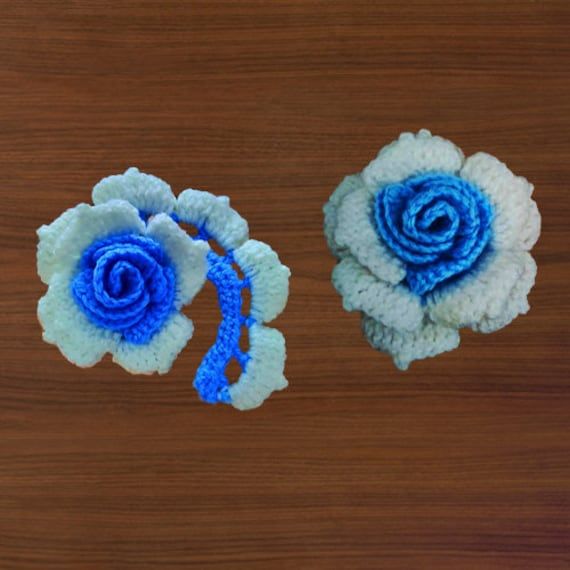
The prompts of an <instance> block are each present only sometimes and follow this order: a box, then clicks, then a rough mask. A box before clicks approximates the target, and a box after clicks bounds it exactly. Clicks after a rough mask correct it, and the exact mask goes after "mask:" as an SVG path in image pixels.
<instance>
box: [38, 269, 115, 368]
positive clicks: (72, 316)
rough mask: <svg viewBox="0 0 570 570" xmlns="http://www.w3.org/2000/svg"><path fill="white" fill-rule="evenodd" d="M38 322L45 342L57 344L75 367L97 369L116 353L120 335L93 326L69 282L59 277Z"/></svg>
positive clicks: (43, 300)
mask: <svg viewBox="0 0 570 570" xmlns="http://www.w3.org/2000/svg"><path fill="white" fill-rule="evenodd" d="M38 319H39V321H40V324H41V325H42V328H43V329H44V332H43V339H44V341H45V342H48V343H50V344H55V345H56V346H57V347H58V348H59V350H60V351H61V353H62V354H63V355H64V356H65V358H67V359H68V360H69V361H70V362H72V363H73V364H76V365H77V366H81V367H88V366H93V365H94V364H96V363H97V362H99V360H101V358H103V356H104V355H105V353H107V352H112V351H113V350H114V349H115V347H116V346H117V343H118V342H119V338H120V334H118V333H115V332H112V331H109V330H106V329H103V328H99V327H97V326H95V325H93V324H92V323H91V322H90V321H89V320H88V319H87V317H86V316H85V315H84V313H83V312H82V311H81V309H80V308H79V307H78V305H77V303H76V302H75V300H74V299H73V297H72V295H71V288H70V283H69V279H68V278H67V277H66V276H65V275H63V274H61V273H57V274H55V275H54V276H53V277H52V279H51V281H50V285H49V289H48V291H47V293H46V294H45V295H44V296H43V297H42V298H41V299H40V301H39V303H38Z"/></svg>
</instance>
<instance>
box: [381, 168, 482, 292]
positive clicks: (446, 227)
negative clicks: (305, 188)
mask: <svg viewBox="0 0 570 570" xmlns="http://www.w3.org/2000/svg"><path fill="white" fill-rule="evenodd" d="M492 219H493V211H492V208H491V204H490V203H489V201H488V199H487V197H486V196H485V195H484V194H483V192H481V190H480V189H479V188H477V186H475V185H474V184H472V183H470V182H468V181H467V180H464V179H462V178H460V177H459V176H454V175H452V174H446V173H439V172H432V173H427V174H419V175H415V176H412V177H410V178H407V179H406V180H403V181H401V182H397V183H392V184H388V185H387V186H385V187H384V188H383V189H382V190H381V191H380V192H379V193H378V194H377V196H376V198H375V201H374V221H375V224H376V229H377V232H378V234H379V236H380V238H381V239H382V240H383V242H384V243H385V244H386V245H387V246H388V247H389V248H390V249H391V250H392V252H393V253H394V255H396V256H397V257H398V258H399V259H400V260H402V261H403V262H404V264H405V266H406V281H407V283H408V286H409V287H410V289H411V290H412V291H413V292H414V293H416V294H417V295H420V296H424V295H426V294H427V293H429V292H431V291H433V290H434V289H435V288H436V287H437V286H438V285H440V284H443V283H447V282H449V281H450V280H451V279H453V278H457V277H459V276H461V275H463V274H465V273H466V272H468V271H469V270H471V269H473V268H474V266H475V264H476V263H477V261H478V260H479V259H480V257H481V256H482V254H483V253H484V252H485V250H486V248H487V246H488V244H489V242H490V240H491V233H492V232H491V221H492Z"/></svg>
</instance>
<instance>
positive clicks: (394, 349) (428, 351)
mask: <svg viewBox="0 0 570 570" xmlns="http://www.w3.org/2000/svg"><path fill="white" fill-rule="evenodd" d="M362 330H363V331H364V334H365V335H366V338H367V339H368V342H369V343H370V345H371V346H373V347H374V348H376V349H378V350H383V351H385V352H388V353H389V354H391V355H392V356H393V358H394V364H395V365H396V366H397V367H398V368H399V369H400V370H407V368H408V366H409V365H410V362H412V361H413V360H420V359H422V358H428V357H431V356H436V355H438V354H441V353H442V352H447V351H449V350H453V349H455V348H457V347H458V346H459V332H458V331H457V329H454V328H450V327H445V326H442V325H439V324H436V323H431V322H429V320H426V321H425V322H424V323H422V325H420V326H419V327H418V328H417V329H416V330H414V331H405V330H403V329H396V328H391V327H386V326H384V324H382V323H381V322H379V321H375V320H374V319H372V318H370V317H366V316H363V317H362Z"/></svg>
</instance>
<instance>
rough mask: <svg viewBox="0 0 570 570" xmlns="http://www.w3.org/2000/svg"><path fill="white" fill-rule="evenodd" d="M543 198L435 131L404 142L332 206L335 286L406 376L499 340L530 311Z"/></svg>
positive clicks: (351, 181) (349, 184) (344, 188)
mask: <svg viewBox="0 0 570 570" xmlns="http://www.w3.org/2000/svg"><path fill="white" fill-rule="evenodd" d="M532 190H533V187H532V185H531V184H530V183H529V182H528V181H527V180H526V179H524V178H521V177H518V176H515V175H514V174H513V173H512V172H511V171H510V170H509V169H508V168H507V167H506V166H505V165H504V164H503V163H502V162H500V161H498V160H497V159H496V158H494V157H492V156H490V155H488V154H485V153H477V154H475V155H473V156H471V157H469V158H467V159H465V158H464V156H463V153H462V152H461V150H460V149H459V148H458V147H456V146H455V145H454V144H453V143H452V142H450V141H448V140H446V139H443V138H441V137H438V136H432V135H431V133H430V132H429V131H427V130H422V131H420V132H419V133H418V134H416V135H414V134H412V133H404V134H402V135H400V137H399V139H398V140H396V141H394V142H393V143H391V144H389V145H388V146H386V147H384V148H383V149H382V150H381V151H380V153H379V154H378V156H377V158H376V159H374V160H373V161H372V162H371V163H370V164H369V165H368V166H367V167H366V168H365V169H364V170H363V171H362V173H360V174H357V175H353V176H348V177H347V178H345V180H344V181H343V182H342V183H341V184H340V186H339V187H338V188H337V189H336V191H335V192H334V193H333V195H332V196H331V198H330V200H329V202H328V203H327V204H326V205H325V208H324V212H325V234H326V237H327V240H328V243H329V247H330V249H331V251H332V252H333V253H334V254H335V255H336V256H337V257H338V259H339V260H340V262H339V263H338V265H337V266H336V267H335V269H334V271H333V284H334V286H335V287H336V289H337V290H338V292H339V293H340V294H341V295H342V296H343V305H344V307H345V309H346V310H349V311H361V312H362V317H363V318H362V324H363V330H364V333H365V335H366V336H367V338H368V340H369V342H370V343H371V344H372V346H374V347H375V348H377V349H379V350H384V351H386V352H388V353H390V354H391V355H392V357H393V358H394V362H395V363H396V365H397V366H398V367H399V368H402V369H406V368H407V367H408V366H409V364H410V362H411V361H413V360H417V359H421V358H426V357H429V356H435V355H437V354H439V353H441V352H444V351H447V350H452V349H454V348H456V347H457V346H458V345H459V332H458V329H459V328H461V327H470V328H472V329H473V330H476V331H480V332H492V331H495V330H497V329H499V328H502V327H504V326H506V325H507V324H509V323H510V322H511V321H512V320H513V319H514V318H516V316H517V315H519V314H521V313H526V312H527V311H528V309H529V305H528V301H527V295H528V293H529V291H530V289H531V288H532V286H533V284H534V280H535V276H536V264H535V262H534V260H533V258H532V257H531V255H530V254H529V253H528V252H529V250H530V249H531V248H532V246H533V245H534V243H535V242H536V240H537V239H538V236H539V233H540V214H539V212H538V209H537V207H536V203H535V202H534V201H533V200H532V198H531V194H532Z"/></svg>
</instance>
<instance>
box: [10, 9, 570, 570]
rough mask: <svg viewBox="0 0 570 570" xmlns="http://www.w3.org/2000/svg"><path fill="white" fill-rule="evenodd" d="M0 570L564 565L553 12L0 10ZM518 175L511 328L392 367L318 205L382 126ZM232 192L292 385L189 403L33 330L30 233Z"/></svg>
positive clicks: (180, 389) (190, 361) (566, 194)
mask: <svg viewBox="0 0 570 570" xmlns="http://www.w3.org/2000/svg"><path fill="white" fill-rule="evenodd" d="M0 13H1V14H2V16H1V19H0V117H1V128H0V165H1V168H2V187H1V190H0V192H1V207H2V224H1V229H0V247H1V253H0V259H1V260H2V268H1V270H0V283H1V290H0V314H1V315H2V327H1V328H0V350H1V353H0V357H1V358H0V568H2V569H9V570H17V569H24V568H25V569H41V570H47V569H57V570H78V569H130V568H132V569H137V570H138V569H141V568H151V569H154V568H157V569H162V568H164V569H167V568H168V569H174V568H177V569H178V568H180V569H182V568H200V569H208V568H223V569H226V568H227V569H241V568H243V569H248V570H254V569H259V570H267V569H277V570H281V569H293V570H300V569H311V570H312V569H321V568H322V569H334V570H336V569H350V570H358V569H374V570H376V569H399V570H409V569H414V570H415V569H420V570H423V569H436V570H464V569H470V570H471V569H473V570H475V569H477V570H479V569H485V570H487V569H497V570H499V569H500V570H504V569H514V570H521V569H532V570H557V569H563V568H564V569H566V568H568V565H567V564H568V551H569V547H570V526H569V516H570V515H569V506H570V505H569V496H570V495H569V492H570V465H569V451H570V442H569V429H568V427H569V425H568V424H569V421H568V417H569V411H570V408H569V390H568V388H569V382H568V377H569V363H570V362H569V345H568V322H569V319H570V310H569V290H570V288H569V286H568V281H569V277H570V275H569V264H568V262H569V254H568V244H569V238H570V232H569V222H568V220H569V218H570V188H569V179H570V167H569V160H568V156H569V151H570V144H569V138H568V133H569V129H570V98H569V87H570V79H569V71H570V65H569V61H570V60H569V58H570V40H569V34H570V4H569V3H568V2H567V1H565V0H559V1H540V2H537V1H517V2H510V1H506V0H505V1H502V2H499V1H494V0H488V1H480V2H475V1H465V2H459V1H449V2H443V3H442V2H432V1H429V2H427V1H425V2H424V1H407V2H403V1H395V0H394V1H389V2H388V1H385V2H374V1H367V2H361V1H354V0H346V1H327V0H311V1H301V0H297V1H287V2H282V1H261V0H250V1H244V2H230V1H226V2H210V1H202V2H190V1H188V2H182V1H164V0H162V1H159V0H156V1H139V2H136V1H124V2H115V1H111V0H108V1H95V0H90V1H87V0H75V1H71V0H70V1H51V2H47V1H46V2H42V1H38V0H26V1H23V0H22V1H19V0H0ZM420 127H427V128H430V129H431V130H432V131H433V132H435V133H439V134H442V135H444V136H446V137H449V138H451V139H452V140H453V141H455V142H456V143H457V144H458V145H460V146H461V147H462V148H463V150H464V151H465V152H466V153H467V154H471V153H473V152H475V151H477V150H486V151H488V152H490V153H492V154H494V155H496V156H498V157H500V158H501V159H502V160H504V161H505V162H507V163H508V164H509V166H510V167H511V168H512V169H513V171H514V172H516V173H518V174H521V175H524V176H526V177H527V178H528V179H530V180H531V181H533V182H534V184H535V186H536V199H537V201H538V204H539V207H540V209H541V212H542V215H543V233H542V237H541V239H540V241H539V243H538V245H537V246H536V248H535V250H534V255H535V258H536V259H537V262H538V266H539V275H538V280H537V284H536V287H535V289H534V290H533V291H532V294H531V295H530V302H531V304H532V310H531V311H530V313H529V314H528V315H527V316H525V317H521V318H519V319H518V320H517V321H516V322H515V323H513V324H512V325H511V326H510V327H508V328H506V329H504V330H502V331H501V332H498V333H496V334H493V335H492V336H485V335H475V334H472V333H468V332H465V333H464V334H463V335H462V338H463V340H462V344H461V347H460V349H459V350H456V351H454V352H452V353H448V354H445V355H442V356H440V357H438V358H436V359H431V360H425V361H421V362H417V363H415V364H413V365H412V367H411V369H410V370H409V372H407V373H401V372H398V371H397V370H396V369H395V368H394V366H393V365H392V363H391V361H390V359H389V358H388V357H387V356H386V355H383V354H380V353H378V352H375V351H373V350H372V349H371V348H369V347H368V345H367V343H366V342H365V340H364V339H363V337H362V336H361V333H360V328H359V318H358V315H357V314H355V313H350V314H349V313H346V312H344V311H343V309H342V307H341V301H340V298H339V297H338V295H337V294H336V293H335V291H334V290H333V288H332V286H331V283H330V272H331V269H332V267H333V265H334V260H333V258H332V257H331V256H330V254H329V253H328V250H327V248H326V246H325V242H324V239H323V236H322V230H321V227H322V213H321V208H322V205H323V203H324V202H325V201H326V199H327V197H328V196H329V194H330V193H331V191H332V190H333V189H334V188H335V186H336V185H337V184H338V182H339V181H340V180H341V179H342V177H343V176H344V175H345V174H348V173H353V172H357V171H359V170H360V169H361V168H362V167H363V166H364V165H365V164H366V163H367V162H368V161H369V160H370V159H371V158H372V157H373V156H374V155H375V154H376V152H377V150H378V149H379V148H380V147H381V146H382V145H384V144H385V143H387V142H389V141H391V140H392V139H393V138H394V137H395V136H396V135H397V134H398V133H399V132H401V131H404V130H417V129H419V128H420ZM130 165H137V166H139V167H140V168H141V169H143V170H145V171H147V172H151V173H154V174H156V175H158V176H161V177H163V178H165V179H166V180H168V181H169V182H170V183H171V185H172V187H173V188H174V189H175V191H176V192H179V191H181V190H182V189H184V188H186V187H188V186H192V187H194V188H201V189H205V190H209V191H212V192H214V193H218V194H228V195H230V196H231V199H232V203H233V205H234V206H235V207H236V208H237V209H238V210H239V211H240V212H241V213H242V214H243V215H244V216H245V217H246V218H247V219H248V221H249V224H250V228H251V235H252V236H253V237H255V238H257V239H261V240H264V241H267V242H268V243H270V244H271V245H272V246H273V247H274V248H275V249H276V250H277V251H279V253H280V256H281V258H282V260H283V261H284V262H285V263H286V264H287V265H289V266H290V267H291V269H292V271H293V279H292V282H291V296H290V302H289V305H288V307H287V310H286V312H285V313H284V314H283V315H282V316H281V317H280V318H279V320H278V321H276V322H275V326H277V327H279V328H280V329H281V330H282V331H283V332H284V333H285V334H286V336H287V342H288V359H287V369H286V372H287V376H288V378H289V380H290V383H291V387H290V389H288V390H287V391H285V392H283V393H280V394H278V395H275V396H274V397H272V398H271V399H270V400H269V401H268V402H266V404H265V405H264V406H263V407H262V408H260V409H258V410H256V411H253V412H251V413H238V412H236V411H235V410H233V409H231V408H229V407H223V406H216V407H211V406H207V405H205V404H202V403H200V402H199V401H198V399H197V396H196V394H195V392H194V390H193V388H192V378H193V375H194V371H195V369H196V366H197V365H198V363H199V361H200V358H201V356H202V355H203V353H204V352H205V350H206V349H207V347H208V346H209V345H210V343H211V342H212V340H213V338H214V335H215V330H216V325H217V320H218V314H217V310H216V309H215V302H214V300H215V299H214V293H213V291H212V290H211V289H210V288H207V289H206V290H205V291H204V292H203V293H202V294H201V295H200V297H199V298H198V299H197V300H196V301H195V302H194V303H193V304H192V306H191V308H190V312H189V314H191V316H192V318H193V319H194V321H195V323H196V325H197V332H196V335H195V337H194V339H193V340H192V341H191V343H190V345H189V347H188V348H187V349H186V350H185V351H184V353H183V354H182V355H181V356H180V358H179V359H178V360H177V361H176V363H175V365H174V368H173V370H172V372H171V373H170V374H169V375H167V376H164V377H137V376H130V375H128V374H127V373H125V372H123V371H122V370H121V369H120V368H119V367H117V366H115V365H113V364H111V363H110V361H109V360H108V359H106V360H105V361H104V362H103V363H100V364H99V365H97V366H96V367H94V368H91V369H87V370H80V369H78V368H76V367H74V366H72V365H70V364H69V363H67V362H66V361H65V360H64V359H63V358H62V357H61V355H60V354H59V352H58V350H57V349H56V348H54V347H53V346H49V345H47V344H44V343H43V342H42V341H41V331H40V327H39V325H38V323H37V321H36V314H35V313H36V303H37V300H38V298H39V297H40V296H41V295H42V294H43V292H44V290H45V287H44V286H43V285H42V284H41V283H40V281H39V279H38V278H37V276H36V269H35V248H36V236H35V229H36V228H37V227H38V226H39V225H41V224H42V223H46V222H49V221H51V220H53V219H54V218H55V217H56V216H58V215H59V214H60V213H61V212H62V211H63V210H64V209H65V208H68V207H70V206H72V205H74V204H76V203H78V202H81V201H89V199H90V189H91V187H92V185H93V184H94V183H95V182H96V181H97V180H99V179H100V178H101V177H103V176H105V175H107V174H110V173H117V172H121V171H123V170H124V169H125V168H126V167H127V166H130Z"/></svg>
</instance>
